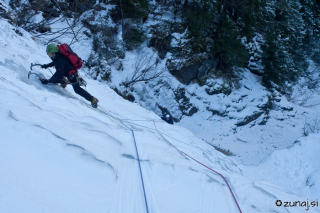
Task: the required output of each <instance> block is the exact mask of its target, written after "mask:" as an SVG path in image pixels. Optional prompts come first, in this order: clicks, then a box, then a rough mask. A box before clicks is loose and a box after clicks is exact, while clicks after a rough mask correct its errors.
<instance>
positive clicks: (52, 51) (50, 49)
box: [47, 44, 59, 53]
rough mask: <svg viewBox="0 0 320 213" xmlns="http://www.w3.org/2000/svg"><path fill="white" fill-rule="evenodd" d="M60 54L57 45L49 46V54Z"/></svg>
mask: <svg viewBox="0 0 320 213" xmlns="http://www.w3.org/2000/svg"><path fill="white" fill-rule="evenodd" d="M57 52H59V48H58V46H57V45H56V44H49V45H48V46H47V53H57Z"/></svg>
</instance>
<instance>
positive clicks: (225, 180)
mask: <svg viewBox="0 0 320 213" xmlns="http://www.w3.org/2000/svg"><path fill="white" fill-rule="evenodd" d="M153 123H154V126H155V128H156V130H157V132H158V133H159V135H161V137H162V138H163V139H164V140H165V141H167V142H168V143H169V144H170V145H171V146H173V147H175V148H176V149H177V150H179V149H178V148H177V147H176V146H175V145H173V144H172V143H170V141H168V140H167V139H166V138H165V137H163V135H162V134H161V133H160V132H159V131H158V129H157V126H156V123H155V121H153ZM179 151H180V150H179ZM180 152H181V153H183V154H184V155H186V156H188V157H189V158H191V159H192V160H194V161H195V162H197V163H199V164H200V165H202V166H204V167H206V168H207V169H209V170H211V171H213V172H214V173H216V174H218V175H220V176H221V177H222V178H223V180H224V182H226V184H227V186H228V188H229V191H230V192H231V195H232V197H233V199H234V201H235V203H236V204H237V207H238V209H239V212H240V213H242V211H241V209H240V206H239V204H238V202H237V199H236V197H235V196H234V194H233V192H232V189H231V187H230V185H229V183H228V181H227V179H226V178H225V177H224V176H223V175H222V174H220V173H219V172H216V171H215V170H213V169H211V168H210V167H208V166H206V165H204V164H203V163H201V162H199V161H197V160H196V159H194V158H193V157H191V156H189V155H188V154H187V153H185V152H183V151H180Z"/></svg>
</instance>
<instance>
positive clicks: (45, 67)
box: [41, 64, 49, 69]
mask: <svg viewBox="0 0 320 213" xmlns="http://www.w3.org/2000/svg"><path fill="white" fill-rule="evenodd" d="M48 67H49V66H48V65H47V64H42V65H41V68H43V69H47V68H48Z"/></svg>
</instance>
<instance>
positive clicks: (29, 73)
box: [28, 71, 42, 80]
mask: <svg viewBox="0 0 320 213" xmlns="http://www.w3.org/2000/svg"><path fill="white" fill-rule="evenodd" d="M30 75H36V76H37V77H38V78H39V80H42V78H41V76H40V75H39V74H37V73H34V72H31V71H29V72H28V79H30Z"/></svg>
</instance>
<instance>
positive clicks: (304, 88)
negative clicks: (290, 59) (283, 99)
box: [288, 67, 320, 107]
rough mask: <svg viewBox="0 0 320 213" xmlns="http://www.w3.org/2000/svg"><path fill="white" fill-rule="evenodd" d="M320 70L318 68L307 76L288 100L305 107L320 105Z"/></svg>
mask: <svg viewBox="0 0 320 213" xmlns="http://www.w3.org/2000/svg"><path fill="white" fill-rule="evenodd" d="M319 72H320V69H319V67H316V68H315V69H314V70H312V71H311V72H309V74H308V75H307V76H305V78H306V80H305V81H304V82H303V83H302V84H300V85H298V86H297V87H296V89H295V90H294V92H293V93H292V94H290V96H288V100H289V101H291V102H293V103H296V104H298V105H300V106H303V107H312V106H317V105H320V98H319V94H320V76H319Z"/></svg>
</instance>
